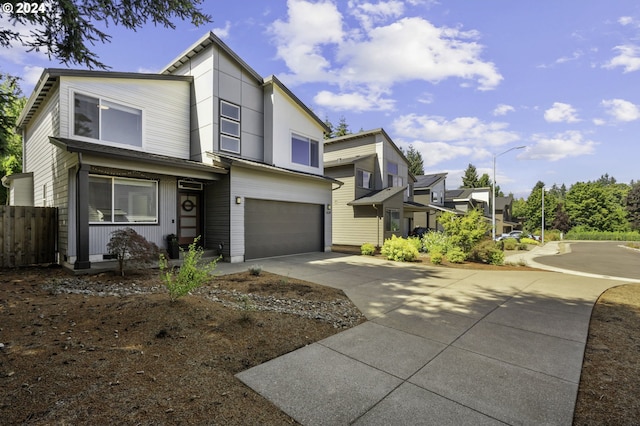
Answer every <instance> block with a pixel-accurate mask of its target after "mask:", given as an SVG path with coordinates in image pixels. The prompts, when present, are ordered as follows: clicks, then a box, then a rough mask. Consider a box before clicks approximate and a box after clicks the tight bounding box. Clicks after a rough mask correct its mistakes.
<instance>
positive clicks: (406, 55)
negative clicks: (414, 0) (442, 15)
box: [269, 0, 503, 109]
mask: <svg viewBox="0 0 640 426" xmlns="http://www.w3.org/2000/svg"><path fill="white" fill-rule="evenodd" d="M287 4H288V17H287V18H286V20H280V19H279V20H276V21H275V22H273V23H272V24H271V25H270V27H269V32H270V34H271V35H272V36H273V42H274V43H275V44H276V48H277V57H278V58H279V59H282V60H283V61H284V62H285V64H286V65H287V67H288V69H289V71H290V72H289V73H288V74H285V75H281V76H280V77H281V78H282V80H283V81H284V82H285V83H286V84H291V85H295V84H300V83H313V82H322V83H329V84H334V85H336V86H338V87H339V89H340V90H339V92H342V91H344V92H346V93H357V94H359V96H360V97H363V98H367V97H369V96H370V95H369V93H370V92H374V93H385V94H390V93H391V90H392V88H393V86H394V85H396V84H399V83H403V82H408V81H426V82H430V83H438V82H440V81H443V80H446V79H449V78H458V79H461V80H463V82H466V83H465V85H469V84H468V83H469V82H473V83H475V86H477V88H478V89H479V90H491V89H494V88H495V87H496V86H498V85H499V84H500V82H501V80H502V78H503V77H502V75H500V73H499V72H498V71H497V68H496V66H495V65H494V64H493V63H491V62H488V61H484V60H482V58H481V54H482V51H483V46H482V45H480V44H479V43H478V42H477V39H478V36H479V34H478V32H476V31H462V30H461V29H459V28H447V27H436V26H435V25H433V24H432V23H430V22H429V21H427V20H425V19H423V18H420V17H402V15H403V13H404V10H405V8H404V4H403V3H402V2H400V1H398V0H388V1H380V2H377V3H373V2H368V1H362V0H351V1H349V2H348V6H347V11H346V13H350V14H351V15H353V16H355V17H356V20H355V26H354V27H347V26H346V24H345V22H344V16H343V13H342V12H341V11H340V10H338V6H337V4H336V3H334V2H331V1H327V0H321V1H319V2H316V3H312V2H310V1H308V0H289V1H288V3H287ZM350 24H354V22H350ZM390 65H392V66H390ZM321 98H323V99H327V97H326V94H324V95H323V96H322V97H321ZM334 99H335V100H336V101H339V102H342V101H343V98H342V97H341V96H337V95H336V96H335V97H334ZM338 105H340V103H339V104H338ZM372 109H376V106H375V105H372Z"/></svg>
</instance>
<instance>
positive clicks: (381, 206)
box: [324, 129, 427, 246]
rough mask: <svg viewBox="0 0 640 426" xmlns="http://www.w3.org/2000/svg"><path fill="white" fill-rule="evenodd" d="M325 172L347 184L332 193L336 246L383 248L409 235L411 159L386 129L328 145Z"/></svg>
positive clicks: (418, 208)
mask: <svg viewBox="0 0 640 426" xmlns="http://www.w3.org/2000/svg"><path fill="white" fill-rule="evenodd" d="M324 166H325V173H326V174H327V176H330V177H332V178H334V179H337V180H339V181H341V182H343V183H344V185H343V186H341V187H340V188H338V189H335V190H334V191H333V199H332V200H333V201H332V205H333V207H332V217H333V243H334V244H344V245H361V244H363V243H367V242H368V243H373V244H376V245H378V246H381V245H382V244H383V243H384V240H385V239H387V238H390V237H391V236H392V235H397V236H406V235H408V233H409V231H410V230H411V229H412V227H413V216H414V213H415V212H418V211H420V212H426V210H427V207H426V206H424V205H421V204H419V203H415V202H414V201H413V192H412V191H413V184H414V181H415V178H414V177H413V176H412V175H411V174H410V173H409V161H408V160H407V158H406V157H405V156H404V154H403V153H402V151H400V149H398V147H397V146H396V145H395V143H393V141H392V140H391V138H390V137H389V135H388V134H387V133H386V132H385V131H384V130H383V129H375V130H370V131H364V132H359V133H355V134H350V135H346V136H341V137H338V138H334V139H329V140H327V141H325V143H324Z"/></svg>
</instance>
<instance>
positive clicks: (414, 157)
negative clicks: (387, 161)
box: [405, 145, 424, 176]
mask: <svg viewBox="0 0 640 426" xmlns="http://www.w3.org/2000/svg"><path fill="white" fill-rule="evenodd" d="M405 156H406V157H407V160H409V173H411V174H413V175H414V176H420V175H423V174H424V160H423V159H422V154H420V151H418V150H417V149H415V148H414V147H413V145H409V149H408V150H407V152H406V153H405Z"/></svg>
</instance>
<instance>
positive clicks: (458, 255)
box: [447, 247, 467, 263]
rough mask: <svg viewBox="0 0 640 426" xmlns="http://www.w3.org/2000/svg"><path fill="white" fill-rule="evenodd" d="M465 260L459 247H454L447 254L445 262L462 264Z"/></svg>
mask: <svg viewBox="0 0 640 426" xmlns="http://www.w3.org/2000/svg"><path fill="white" fill-rule="evenodd" d="M466 258H467V256H466V255H465V254H464V251H462V249H461V248H460V247H454V248H452V249H451V250H449V251H448V252H447V260H448V261H449V262H451V263H462V262H464V260H465V259H466Z"/></svg>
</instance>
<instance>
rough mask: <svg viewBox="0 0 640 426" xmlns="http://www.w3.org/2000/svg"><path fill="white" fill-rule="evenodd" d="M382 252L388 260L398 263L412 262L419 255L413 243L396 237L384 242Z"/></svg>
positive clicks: (393, 236)
mask: <svg viewBox="0 0 640 426" xmlns="http://www.w3.org/2000/svg"><path fill="white" fill-rule="evenodd" d="M380 252H381V253H382V255H383V256H385V257H386V258H387V259H389V260H395V261H396V262H412V261H414V260H415V259H416V258H417V257H418V255H419V253H418V250H417V249H416V247H415V245H414V244H413V243H411V242H410V241H408V240H406V239H404V238H398V237H396V236H395V235H392V236H391V238H389V239H387V240H385V241H384V244H383V245H382V249H381V250H380Z"/></svg>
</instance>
